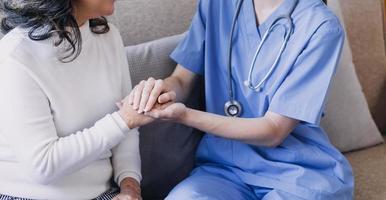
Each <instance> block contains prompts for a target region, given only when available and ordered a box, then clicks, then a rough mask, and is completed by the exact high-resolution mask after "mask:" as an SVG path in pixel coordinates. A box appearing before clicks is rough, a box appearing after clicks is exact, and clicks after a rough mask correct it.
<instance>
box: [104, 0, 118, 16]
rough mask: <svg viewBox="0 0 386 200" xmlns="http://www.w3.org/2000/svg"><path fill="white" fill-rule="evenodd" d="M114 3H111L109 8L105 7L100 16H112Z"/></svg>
mask: <svg viewBox="0 0 386 200" xmlns="http://www.w3.org/2000/svg"><path fill="white" fill-rule="evenodd" d="M114 10H115V9H114V3H112V4H111V5H109V6H106V8H105V9H103V12H102V16H110V15H112V14H114Z"/></svg>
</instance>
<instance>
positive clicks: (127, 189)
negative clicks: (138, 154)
mask: <svg viewBox="0 0 386 200" xmlns="http://www.w3.org/2000/svg"><path fill="white" fill-rule="evenodd" d="M120 188H121V192H120V193H119V194H118V196H116V197H114V198H113V200H141V199H142V197H141V187H140V185H139V183H138V182H137V181H136V180H135V179H133V178H125V179H123V181H122V182H121V185H120Z"/></svg>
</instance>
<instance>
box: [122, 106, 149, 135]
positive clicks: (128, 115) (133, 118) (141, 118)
mask: <svg viewBox="0 0 386 200" xmlns="http://www.w3.org/2000/svg"><path fill="white" fill-rule="evenodd" d="M117 106H118V108H119V111H118V114H119V115H120V116H121V117H122V119H123V120H124V121H125V122H126V124H127V126H128V127H129V128H130V129H134V128H137V127H140V126H144V125H146V124H149V123H151V122H153V121H154V119H153V118H152V117H149V116H146V115H142V114H138V112H137V111H136V110H134V109H133V106H132V105H130V104H129V103H128V102H127V101H122V102H120V103H117Z"/></svg>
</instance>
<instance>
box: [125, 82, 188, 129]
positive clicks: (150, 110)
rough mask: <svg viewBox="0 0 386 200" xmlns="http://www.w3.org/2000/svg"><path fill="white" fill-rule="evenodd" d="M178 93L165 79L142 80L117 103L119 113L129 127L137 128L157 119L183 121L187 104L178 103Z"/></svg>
mask: <svg viewBox="0 0 386 200" xmlns="http://www.w3.org/2000/svg"><path fill="white" fill-rule="evenodd" d="M176 99H177V95H176V92H174V91H173V90H172V88H171V87H170V86H169V85H167V84H166V82H165V81H164V80H156V79H154V78H149V79H148V80H146V81H141V82H140V83H139V84H138V85H137V86H135V87H134V88H133V90H132V91H131V93H130V94H129V95H128V96H127V97H126V98H125V99H123V100H122V101H121V102H119V103H117V106H118V107H119V111H118V113H119V114H120V116H121V117H122V118H123V120H124V121H125V122H126V123H127V125H128V126H129V128H137V127H140V126H143V125H146V124H148V123H151V122H153V121H154V120H156V119H160V120H167V121H177V122H178V121H181V120H182V118H183V117H184V115H185V114H186V110H187V108H186V106H185V105H184V104H182V103H176Z"/></svg>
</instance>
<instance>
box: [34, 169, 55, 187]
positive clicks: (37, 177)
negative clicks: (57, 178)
mask: <svg viewBox="0 0 386 200" xmlns="http://www.w3.org/2000/svg"><path fill="white" fill-rule="evenodd" d="M30 175H31V179H32V181H33V182H34V183H37V184H39V185H49V184H50V183H52V176H51V175H48V174H47V173H44V172H41V171H39V170H34V171H32V172H31V173H30Z"/></svg>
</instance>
